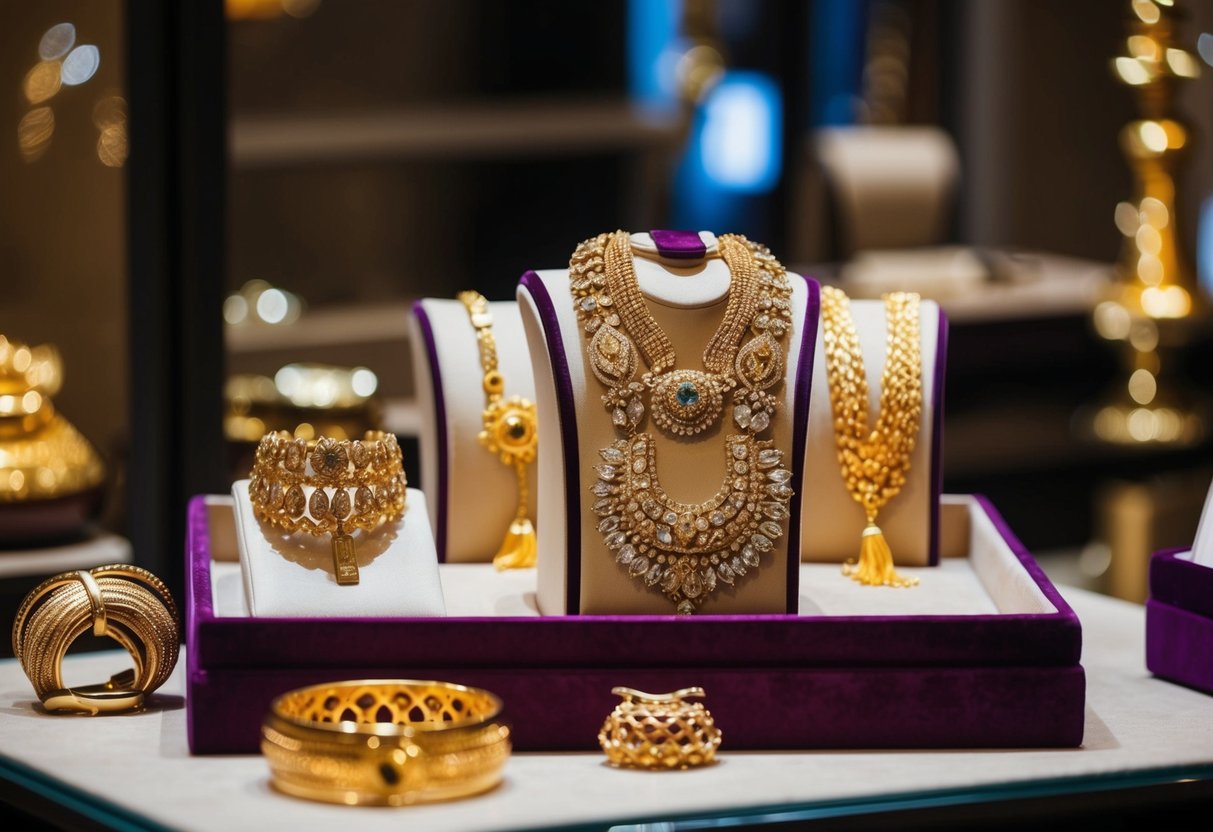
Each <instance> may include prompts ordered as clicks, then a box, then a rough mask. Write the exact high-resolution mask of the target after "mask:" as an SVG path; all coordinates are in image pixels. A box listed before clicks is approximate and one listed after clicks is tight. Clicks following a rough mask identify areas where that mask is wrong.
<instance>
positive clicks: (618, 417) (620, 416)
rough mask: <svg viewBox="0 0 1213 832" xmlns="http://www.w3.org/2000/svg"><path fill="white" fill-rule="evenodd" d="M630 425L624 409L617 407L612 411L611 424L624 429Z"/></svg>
mask: <svg viewBox="0 0 1213 832" xmlns="http://www.w3.org/2000/svg"><path fill="white" fill-rule="evenodd" d="M627 423H628V414H627V413H625V412H624V410H623V408H622V407H617V408H615V409H614V410H613V411H611V424H613V425H614V426H615V427H617V428H621V427H624V426H625V425H627Z"/></svg>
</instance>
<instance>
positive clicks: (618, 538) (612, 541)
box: [602, 532, 628, 549]
mask: <svg viewBox="0 0 1213 832" xmlns="http://www.w3.org/2000/svg"><path fill="white" fill-rule="evenodd" d="M627 540H628V536H627V535H626V534H624V533H623V532H611V533H610V534H608V535H607V536H606V537H604V538H603V539H602V542H603V543H605V544H606V547H607V548H608V549H618V548H619V547H620V546H622V545H623V544H624V543H627Z"/></svg>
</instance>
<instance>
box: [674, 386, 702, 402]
mask: <svg viewBox="0 0 1213 832" xmlns="http://www.w3.org/2000/svg"><path fill="white" fill-rule="evenodd" d="M674 395H675V396H677V397H678V403H679V404H680V405H682V406H683V407H690V406H691V405H693V404H695V403H696V402H697V401H699V391H698V390H696V389H695V385H694V384H692V383H691V382H689V381H684V382H683V383H682V384H680V385H678V392H677V393H675V394H674Z"/></svg>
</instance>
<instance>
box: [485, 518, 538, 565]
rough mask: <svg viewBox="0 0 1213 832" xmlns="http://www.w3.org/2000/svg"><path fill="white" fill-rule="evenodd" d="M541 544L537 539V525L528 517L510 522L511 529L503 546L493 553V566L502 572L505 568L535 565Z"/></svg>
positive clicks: (502, 543)
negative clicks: (539, 544)
mask: <svg viewBox="0 0 1213 832" xmlns="http://www.w3.org/2000/svg"><path fill="white" fill-rule="evenodd" d="M538 551H539V546H538V544H537V543H536V541H535V526H534V525H532V524H531V521H530V520H529V519H528V518H526V517H520V518H518V519H517V520H515V521H514V522H513V523H510V530H509V531H507V532H506V533H505V539H504V540H502V541H501V548H500V549H498V550H497V554H495V555H493V566H495V567H497V571H498V572H501V571H503V570H505V569H528V568H530V567H532V566H534V565H535V555H536V553H538Z"/></svg>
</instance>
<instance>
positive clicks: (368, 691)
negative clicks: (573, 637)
mask: <svg viewBox="0 0 1213 832" xmlns="http://www.w3.org/2000/svg"><path fill="white" fill-rule="evenodd" d="M501 710H502V705H501V700H500V699H498V698H497V696H496V695H494V694H492V693H490V692H489V691H487V690H482V689H480V688H469V687H464V686H463V685H455V684H451V683H449V682H434V681H417V680H413V679H392V680H359V681H348V682H331V683H327V684H322V685H313V686H311V687H306V688H299V689H297V690H292V691H290V692H288V693H284V694H283V695H282V696H279V697H278V698H277V699H275V700H274V701H273V703H271V705H270V712H269V715H268V716H266V718H265V722H264V723H263V725H262V727H261V752H262V753H263V754H264V755H265V758H266V760H268V761H269V764H270V773H271V776H272V782H273V784H274V787H275V788H277V789H278V790H279V791H282V792H285V793H286V794H289V795H293V796H295V797H302V798H307V799H308V800H319V801H323V802H325V803H342V804H345V805H347V806H355V805H367V806H403V805H407V804H411V803H421V802H428V801H434V800H452V799H454V798H459V797H468V796H470V795H474V794H478V793H480V792H484V791H487V790H489V789H491V788H493V787H494V786H496V785H497V783H498V782H500V780H501V772H502V768H503V767H504V766H505V762H506V760H507V759H508V758H509V756H510V729H509V726H508V725H507V724H506V723H505V722H504V721H502V719H501Z"/></svg>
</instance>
